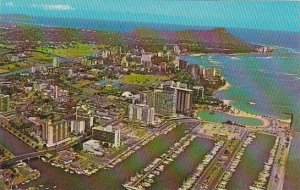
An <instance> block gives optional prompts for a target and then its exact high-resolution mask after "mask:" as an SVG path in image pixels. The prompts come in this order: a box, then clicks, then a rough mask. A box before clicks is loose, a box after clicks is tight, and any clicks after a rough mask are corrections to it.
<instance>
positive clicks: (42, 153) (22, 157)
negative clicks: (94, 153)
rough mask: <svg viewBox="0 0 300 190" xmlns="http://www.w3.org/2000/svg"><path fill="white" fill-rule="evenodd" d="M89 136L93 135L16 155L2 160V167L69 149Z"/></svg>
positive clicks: (0, 164) (0, 167)
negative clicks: (47, 148) (42, 149)
mask: <svg viewBox="0 0 300 190" xmlns="http://www.w3.org/2000/svg"><path fill="white" fill-rule="evenodd" d="M89 138H91V136H87V137H81V138H79V139H78V140H77V141H74V142H72V143H69V144H65V145H62V146H57V147H54V148H51V149H49V150H44V151H37V152H31V153H28V154H23V155H18V156H15V157H13V158H11V159H8V160H5V161H3V162H0V169H2V168H5V167H9V166H12V165H14V164H17V163H18V162H21V161H26V160H27V161H29V160H31V159H35V158H40V157H42V156H45V155H46V154H48V153H50V154H51V153H55V152H59V151H63V150H67V149H69V148H71V147H72V146H74V145H76V144H78V143H81V142H83V141H85V140H87V139H89Z"/></svg>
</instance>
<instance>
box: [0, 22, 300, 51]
mask: <svg viewBox="0 0 300 190" xmlns="http://www.w3.org/2000/svg"><path fill="white" fill-rule="evenodd" d="M0 22H2V23H15V24H23V25H32V26H41V27H63V28H75V29H90V30H101V31H111V32H121V33H122V32H130V31H133V30H136V29H140V28H145V29H152V30H167V31H182V30H209V29H214V28H218V27H217V26H196V25H178V24H161V23H142V22H124V21H103V20H97V19H81V18H58V17H54V18H50V17H40V16H33V17H28V18H26V17H25V18H19V17H17V18H15V17H6V16H2V17H0ZM226 29H227V30H228V31H229V32H230V33H231V34H233V35H235V36H237V37H239V38H241V39H242V40H244V41H246V42H248V43H252V44H259V45H266V46H277V47H284V48H291V49H292V50H294V51H296V52H300V33H295V32H286V31H271V30H256V29H240V28H226Z"/></svg>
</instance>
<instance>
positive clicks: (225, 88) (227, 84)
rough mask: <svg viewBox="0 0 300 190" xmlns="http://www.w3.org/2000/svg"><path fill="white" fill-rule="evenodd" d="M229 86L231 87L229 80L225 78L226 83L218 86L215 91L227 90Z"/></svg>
mask: <svg viewBox="0 0 300 190" xmlns="http://www.w3.org/2000/svg"><path fill="white" fill-rule="evenodd" d="M230 87H231V84H230V83H229V82H227V80H226V84H225V85H224V86H222V87H221V88H219V89H218V90H217V91H216V92H221V91H225V90H228V89H229V88H230ZM216 92H215V93H216Z"/></svg>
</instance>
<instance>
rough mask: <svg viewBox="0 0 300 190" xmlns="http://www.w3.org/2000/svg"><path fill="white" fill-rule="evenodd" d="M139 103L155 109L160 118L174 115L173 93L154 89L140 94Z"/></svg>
mask: <svg viewBox="0 0 300 190" xmlns="http://www.w3.org/2000/svg"><path fill="white" fill-rule="evenodd" d="M141 103H142V104H146V105H148V106H150V107H154V108H155V113H156V114H157V115H161V116H175V115H176V95H175V94H174V92H173V91H168V90H161V89H156V90H154V91H150V92H144V93H142V94H141Z"/></svg>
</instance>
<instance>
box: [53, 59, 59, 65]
mask: <svg viewBox="0 0 300 190" xmlns="http://www.w3.org/2000/svg"><path fill="white" fill-rule="evenodd" d="M59 66H60V62H59V58H58V57H54V58H53V67H59Z"/></svg>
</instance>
